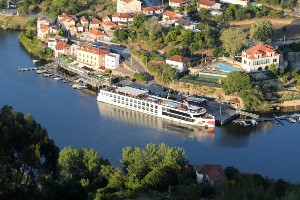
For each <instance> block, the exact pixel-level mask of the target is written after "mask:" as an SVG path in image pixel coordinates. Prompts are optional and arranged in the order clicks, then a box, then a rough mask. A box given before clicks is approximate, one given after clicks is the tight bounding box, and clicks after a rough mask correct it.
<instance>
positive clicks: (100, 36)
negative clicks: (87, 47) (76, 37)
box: [80, 29, 106, 42]
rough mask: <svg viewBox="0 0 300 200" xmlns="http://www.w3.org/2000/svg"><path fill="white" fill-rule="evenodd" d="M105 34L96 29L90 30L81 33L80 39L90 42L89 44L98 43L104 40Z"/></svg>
mask: <svg viewBox="0 0 300 200" xmlns="http://www.w3.org/2000/svg"><path fill="white" fill-rule="evenodd" d="M105 35H106V34H105V33H103V32H102V31H99V30H98V29H92V30H90V31H88V32H83V33H82V34H81V37H80V39H82V40H86V41H90V42H100V41H103V40H104V36H105Z"/></svg>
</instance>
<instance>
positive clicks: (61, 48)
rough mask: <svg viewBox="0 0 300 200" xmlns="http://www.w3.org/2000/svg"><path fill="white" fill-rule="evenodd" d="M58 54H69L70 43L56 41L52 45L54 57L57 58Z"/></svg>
mask: <svg viewBox="0 0 300 200" xmlns="http://www.w3.org/2000/svg"><path fill="white" fill-rule="evenodd" d="M60 54H65V55H71V45H69V44H67V43H64V42H57V44H56V45H55V47H54V56H55V58H57V57H58V56H59V55H60Z"/></svg>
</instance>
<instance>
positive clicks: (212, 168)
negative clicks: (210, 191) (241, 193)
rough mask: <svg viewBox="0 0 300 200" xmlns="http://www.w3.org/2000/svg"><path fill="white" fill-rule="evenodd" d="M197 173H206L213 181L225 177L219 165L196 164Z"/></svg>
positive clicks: (222, 179)
mask: <svg viewBox="0 0 300 200" xmlns="http://www.w3.org/2000/svg"><path fill="white" fill-rule="evenodd" d="M196 171H197V173H198V174H205V175H207V176H208V177H209V178H210V180H212V181H213V182H223V181H226V180H227V177H226V175H225V173H224V171H223V168H222V166H221V165H198V166H196Z"/></svg>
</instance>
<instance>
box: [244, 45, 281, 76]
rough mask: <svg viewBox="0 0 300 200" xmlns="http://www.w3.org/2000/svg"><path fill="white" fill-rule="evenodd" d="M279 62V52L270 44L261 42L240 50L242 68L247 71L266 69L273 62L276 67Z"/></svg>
mask: <svg viewBox="0 0 300 200" xmlns="http://www.w3.org/2000/svg"><path fill="white" fill-rule="evenodd" d="M279 62H280V54H279V53H277V52H276V51H275V50H274V49H273V47H272V46H269V45H264V44H262V43H259V44H256V45H255V46H253V47H251V48H250V49H248V50H246V51H243V52H242V68H243V69H244V70H246V71H247V72H256V71H261V70H268V68H269V66H270V65H271V64H273V63H274V64H275V65H276V66H277V67H278V66H279Z"/></svg>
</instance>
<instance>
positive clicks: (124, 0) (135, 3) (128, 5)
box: [117, 0, 142, 13]
mask: <svg viewBox="0 0 300 200" xmlns="http://www.w3.org/2000/svg"><path fill="white" fill-rule="evenodd" d="M141 11H142V2H141V1H139V0H118V1H117V12H118V13H135V12H141Z"/></svg>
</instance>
